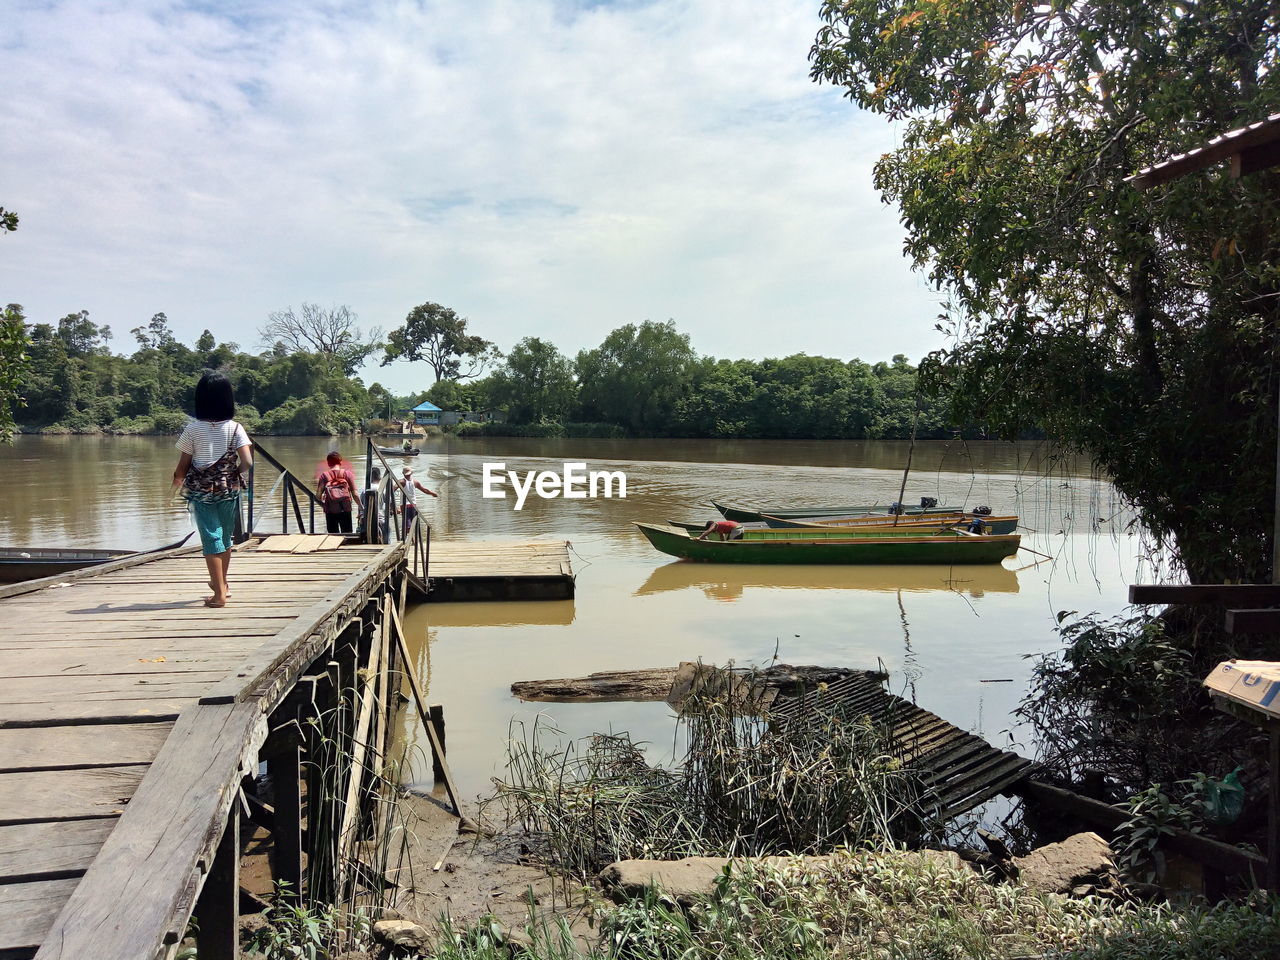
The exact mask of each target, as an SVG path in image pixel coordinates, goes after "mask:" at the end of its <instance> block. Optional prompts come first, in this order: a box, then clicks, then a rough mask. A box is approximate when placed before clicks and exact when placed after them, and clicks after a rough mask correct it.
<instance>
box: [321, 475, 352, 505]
mask: <svg viewBox="0 0 1280 960" xmlns="http://www.w3.org/2000/svg"><path fill="white" fill-rule="evenodd" d="M321 489H322V491H323V497H324V499H325V500H326V501H330V502H332V501H334V500H351V499H353V497H354V496H355V491H353V490H352V489H351V482H350V481H349V480H348V479H347V474H346V471H344V470H342V469H341V468H340V467H335V468H334V469H332V470H328V471H326V472H325V474H324V486H323V487H322V488H321Z"/></svg>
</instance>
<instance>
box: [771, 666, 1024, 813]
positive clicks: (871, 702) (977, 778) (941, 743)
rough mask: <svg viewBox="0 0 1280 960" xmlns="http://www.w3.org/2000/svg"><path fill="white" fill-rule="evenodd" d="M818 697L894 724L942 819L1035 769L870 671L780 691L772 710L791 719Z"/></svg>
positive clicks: (930, 807)
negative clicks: (808, 690)
mask: <svg viewBox="0 0 1280 960" xmlns="http://www.w3.org/2000/svg"><path fill="white" fill-rule="evenodd" d="M818 697H821V698H822V700H821V702H823V703H824V704H826V705H828V707H827V708H828V709H829V708H830V706H831V705H835V704H838V705H839V707H840V709H842V710H849V711H853V712H855V713H856V714H858V715H865V716H868V717H870V718H871V719H872V720H875V721H878V722H880V723H884V724H886V725H888V726H889V727H890V729H891V731H892V736H893V739H894V742H895V743H896V744H897V747H898V749H899V750H900V751H901V754H900V755H901V758H902V761H903V763H904V764H907V765H909V766H911V767H913V768H914V769H916V770H918V771H921V773H922V776H923V782H924V787H925V789H926V791H927V793H926V795H925V796H924V797H923V798H922V802H921V808H922V812H923V813H924V814H925V816H926V817H928V818H932V819H936V820H938V821H940V822H943V821H947V820H951V819H953V818H954V817H958V816H959V815H960V814H962V813H967V812H968V811H970V810H973V809H974V808H976V807H979V806H981V805H982V804H984V803H986V802H987V801H988V800H990V799H992V798H993V797H995V796H996V795H997V794H1000V793H1003V792H1006V791H1008V790H1009V789H1010V788H1011V787H1012V786H1013V785H1014V784H1016V783H1018V782H1019V781H1020V780H1023V779H1024V778H1025V777H1027V776H1028V775H1029V774H1031V773H1032V772H1033V771H1034V770H1035V769H1036V764H1035V763H1034V762H1033V761H1031V760H1028V759H1027V758H1026V757H1021V756H1019V755H1018V754H1016V753H1011V752H1010V751H1008V750H1000V749H998V748H997V747H993V746H992V745H991V744H989V743H988V742H987V741H986V740H984V739H983V738H982V737H979V736H978V735H977V734H973V733H968V732H967V731H964V730H961V729H960V728H959V727H957V726H954V725H953V724H951V723H948V722H947V721H946V720H943V719H942V718H941V717H939V716H937V715H936V714H933V713H930V712H929V711H927V710H921V709H920V708H919V707H917V706H916V705H915V704H914V703H911V702H910V701H909V700H904V699H903V698H902V697H896V696H894V695H893V694H891V693H888V692H886V691H885V689H884V686H883V685H882V683H881V682H880V681H879V680H877V679H875V678H874V677H873V676H871V675H862V676H858V675H855V676H852V677H847V678H844V679H841V680H835V681H833V682H832V683H830V684H829V685H828V686H827V689H826V690H825V691H824V692H823V693H821V694H817V695H815V694H808V695H807V696H804V697H783V696H779V697H778V698H777V699H776V700H775V701H774V702H773V704H772V706H771V707H770V713H771V715H772V716H774V717H776V718H778V719H779V720H781V721H783V722H786V721H787V720H788V719H790V718H793V717H796V716H798V715H800V714H802V713H803V712H805V711H806V710H808V709H810V708H811V707H812V705H813V704H814V703H815V702H818V699H817V698H818Z"/></svg>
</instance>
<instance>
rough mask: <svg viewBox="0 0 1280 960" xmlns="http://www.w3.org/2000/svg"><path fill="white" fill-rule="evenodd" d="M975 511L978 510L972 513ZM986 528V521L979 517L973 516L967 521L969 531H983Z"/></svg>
mask: <svg viewBox="0 0 1280 960" xmlns="http://www.w3.org/2000/svg"><path fill="white" fill-rule="evenodd" d="M977 512H978V511H976V510H975V511H974V513H977ZM986 529H987V521H985V520H983V519H982V518H981V517H974V518H973V519H972V520H971V521H969V532H970V533H983V532H984V531H985V530H986Z"/></svg>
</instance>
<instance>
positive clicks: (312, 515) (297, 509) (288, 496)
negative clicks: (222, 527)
mask: <svg viewBox="0 0 1280 960" xmlns="http://www.w3.org/2000/svg"><path fill="white" fill-rule="evenodd" d="M251 439H252V440H253V450H254V454H255V456H254V466H251V467H250V468H249V495H248V497H247V498H246V499H247V500H248V508H249V527H248V532H249V533H252V532H253V530H254V524H255V522H256V520H257V519H261V507H260V506H259V503H260V500H259V498H258V497H257V490H256V478H257V458H258V457H261V458H262V459H263V460H265V461H267V463H269V464H271V466H273V467H275V468H276V469H277V470H279V471H280V479H279V480H277V481H276V484H275V485H273V486H272V488H271V489H272V490H273V491H274V490H275V486H278V485H281V484H282V485H283V488H282V489H281V491H280V523H281V529H280V532H281V533H288V532H289V514H290V513H292V514H293V519H294V523H295V524H296V525H297V532H298V533H315V532H316V507H317V506H318V507H320V512H321V513H323V512H324V504H323V503H322V502H321V500H320V497H319V496H317V495H316V493H315V491H314V490H312V489H311V485H310V484H308V483H305V482H304V481H302V480H300V479H299V478H298V477H297V475H295V474H294V473H293V471H291V470H290V469H289V468H288V467H286V466H285V465H284V464H283V463H281V462H280V461H279V460H277V459H276V458H275V457H273V456H272V455H271V451H269V450H268V449H267V448H266V447H264V446H263V445H262V439H261V438H260V437H253V438H251ZM299 490H301V491H302V495H303V498H304V500H305V501H306V504H307V517H306V520H305V521H304V520H303V513H302V506H301V503H300V502H299V500H298V491H299ZM268 496H270V494H268Z"/></svg>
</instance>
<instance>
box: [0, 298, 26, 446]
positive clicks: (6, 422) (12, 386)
mask: <svg viewBox="0 0 1280 960" xmlns="http://www.w3.org/2000/svg"><path fill="white" fill-rule="evenodd" d="M26 371H27V325H26V323H25V321H24V318H23V316H22V307H21V306H20V305H19V304H16V303H11V304H9V305H8V306H7V307H5V308H4V310H3V311H2V312H0V442H3V443H8V442H9V441H10V440H12V439H13V428H14V409H15V408H16V407H17V405H18V404H19V403H20V402H21V401H22V394H21V392H20V390H21V386H22V381H23V378H24V377H25V375H26Z"/></svg>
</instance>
